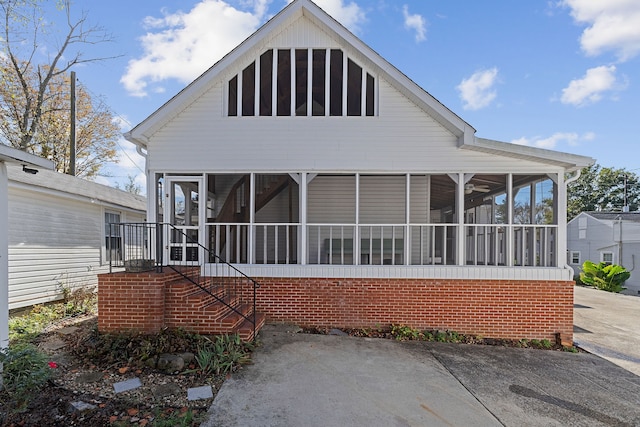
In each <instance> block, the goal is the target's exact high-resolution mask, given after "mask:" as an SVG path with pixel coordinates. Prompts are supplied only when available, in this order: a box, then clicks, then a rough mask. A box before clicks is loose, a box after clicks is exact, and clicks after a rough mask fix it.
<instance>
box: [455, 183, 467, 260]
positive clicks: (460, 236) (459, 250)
mask: <svg viewBox="0 0 640 427" xmlns="http://www.w3.org/2000/svg"><path fill="white" fill-rule="evenodd" d="M464 184H465V180H464V173H462V172H461V173H459V174H458V191H457V192H456V195H457V200H456V216H457V221H458V232H457V233H456V235H457V239H456V241H457V242H458V244H457V245H456V254H457V255H456V256H457V264H458V265H464V262H465V259H464V258H465V256H464V254H465V247H464V231H465V230H464Z"/></svg>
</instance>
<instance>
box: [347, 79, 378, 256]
mask: <svg viewBox="0 0 640 427" xmlns="http://www.w3.org/2000/svg"><path fill="white" fill-rule="evenodd" d="M345 81H346V80H345ZM354 220H355V224H356V225H355V229H354V230H353V265H360V264H361V261H362V255H360V174H359V173H356V217H355V218H354ZM370 252H371V251H370ZM369 256H370V257H371V256H372V255H371V254H370V255H369Z"/></svg>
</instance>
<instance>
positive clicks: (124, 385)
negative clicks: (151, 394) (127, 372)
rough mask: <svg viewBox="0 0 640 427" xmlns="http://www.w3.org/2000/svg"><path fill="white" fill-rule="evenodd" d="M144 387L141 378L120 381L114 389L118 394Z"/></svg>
mask: <svg viewBox="0 0 640 427" xmlns="http://www.w3.org/2000/svg"><path fill="white" fill-rule="evenodd" d="M138 387H142V383H141V382H140V378H131V379H128V380H126V381H120V382H118V383H115V384H114V385H113V389H114V390H115V392H116V393H122V392H125V391H129V390H133V389H135V388H138Z"/></svg>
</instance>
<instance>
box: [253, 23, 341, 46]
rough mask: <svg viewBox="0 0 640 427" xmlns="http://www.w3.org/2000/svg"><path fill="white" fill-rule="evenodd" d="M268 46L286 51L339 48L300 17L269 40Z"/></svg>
mask: <svg viewBox="0 0 640 427" xmlns="http://www.w3.org/2000/svg"><path fill="white" fill-rule="evenodd" d="M269 45H270V46H273V47H276V48H286V49H290V48H293V49H295V48H304V49H306V48H314V49H331V48H340V47H341V46H340V45H339V44H338V42H336V41H335V40H334V39H332V38H331V37H330V36H329V34H327V33H326V32H324V31H322V29H320V28H319V27H318V26H315V25H309V21H308V20H307V19H306V18H302V17H300V18H298V19H296V20H295V21H293V22H292V23H291V25H289V26H288V27H286V28H285V29H284V30H283V31H281V32H280V33H278V34H277V35H276V36H274V37H273V38H272V39H271V40H269ZM265 49H266V48H265Z"/></svg>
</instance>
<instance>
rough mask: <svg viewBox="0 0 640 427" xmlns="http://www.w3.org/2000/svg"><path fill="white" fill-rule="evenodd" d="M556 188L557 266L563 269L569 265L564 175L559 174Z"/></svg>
mask: <svg viewBox="0 0 640 427" xmlns="http://www.w3.org/2000/svg"><path fill="white" fill-rule="evenodd" d="M556 188H557V191H556V193H557V195H556V197H555V199H556V205H557V207H556V209H554V211H555V215H556V217H557V221H558V222H557V224H558V233H557V234H556V236H555V237H556V238H555V241H556V242H555V243H556V248H557V253H556V266H558V267H562V266H566V265H567V183H566V182H565V179H564V173H558V178H557V182H556Z"/></svg>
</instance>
